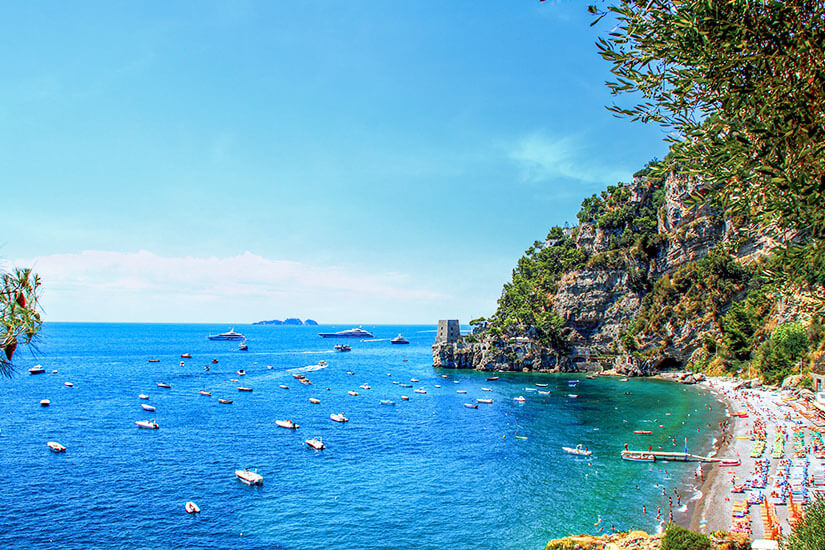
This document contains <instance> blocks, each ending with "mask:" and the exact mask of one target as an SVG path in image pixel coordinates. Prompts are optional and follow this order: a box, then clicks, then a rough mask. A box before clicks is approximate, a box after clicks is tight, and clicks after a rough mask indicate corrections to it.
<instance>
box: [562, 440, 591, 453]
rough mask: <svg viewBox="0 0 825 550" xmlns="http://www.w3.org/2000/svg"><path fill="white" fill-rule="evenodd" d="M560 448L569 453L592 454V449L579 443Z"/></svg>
mask: <svg viewBox="0 0 825 550" xmlns="http://www.w3.org/2000/svg"><path fill="white" fill-rule="evenodd" d="M562 449H564V452H566V453H570V454H571V455H582V456H590V455H592V454H593V451H590V450H588V449H586V448H585V447H584V446H583V445H582V444H581V443H579V444H578V445H576V446H575V447H562Z"/></svg>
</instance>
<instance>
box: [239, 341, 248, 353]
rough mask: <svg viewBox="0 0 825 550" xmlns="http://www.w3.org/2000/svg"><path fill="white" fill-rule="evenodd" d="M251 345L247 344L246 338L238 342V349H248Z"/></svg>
mask: <svg viewBox="0 0 825 550" xmlns="http://www.w3.org/2000/svg"><path fill="white" fill-rule="evenodd" d="M248 350H249V346H248V345H247V344H246V340H244V341H243V342H241V343H240V344H238V351H248Z"/></svg>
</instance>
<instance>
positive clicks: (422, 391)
mask: <svg viewBox="0 0 825 550" xmlns="http://www.w3.org/2000/svg"><path fill="white" fill-rule="evenodd" d="M413 391H414V392H415V393H427V390H422V389H421V388H418V389H417V390H413Z"/></svg>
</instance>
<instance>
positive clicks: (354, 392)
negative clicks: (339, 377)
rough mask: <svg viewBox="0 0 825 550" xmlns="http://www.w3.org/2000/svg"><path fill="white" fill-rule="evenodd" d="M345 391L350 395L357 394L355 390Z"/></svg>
mask: <svg viewBox="0 0 825 550" xmlns="http://www.w3.org/2000/svg"><path fill="white" fill-rule="evenodd" d="M347 393H348V394H350V395H358V392H357V391H352V390H350V391H348V392H347Z"/></svg>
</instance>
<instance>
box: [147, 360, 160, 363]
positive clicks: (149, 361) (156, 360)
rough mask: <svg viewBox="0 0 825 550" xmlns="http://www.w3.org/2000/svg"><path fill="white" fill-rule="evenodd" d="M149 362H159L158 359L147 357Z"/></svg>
mask: <svg viewBox="0 0 825 550" xmlns="http://www.w3.org/2000/svg"><path fill="white" fill-rule="evenodd" d="M149 362H150V363H160V359H149Z"/></svg>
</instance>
